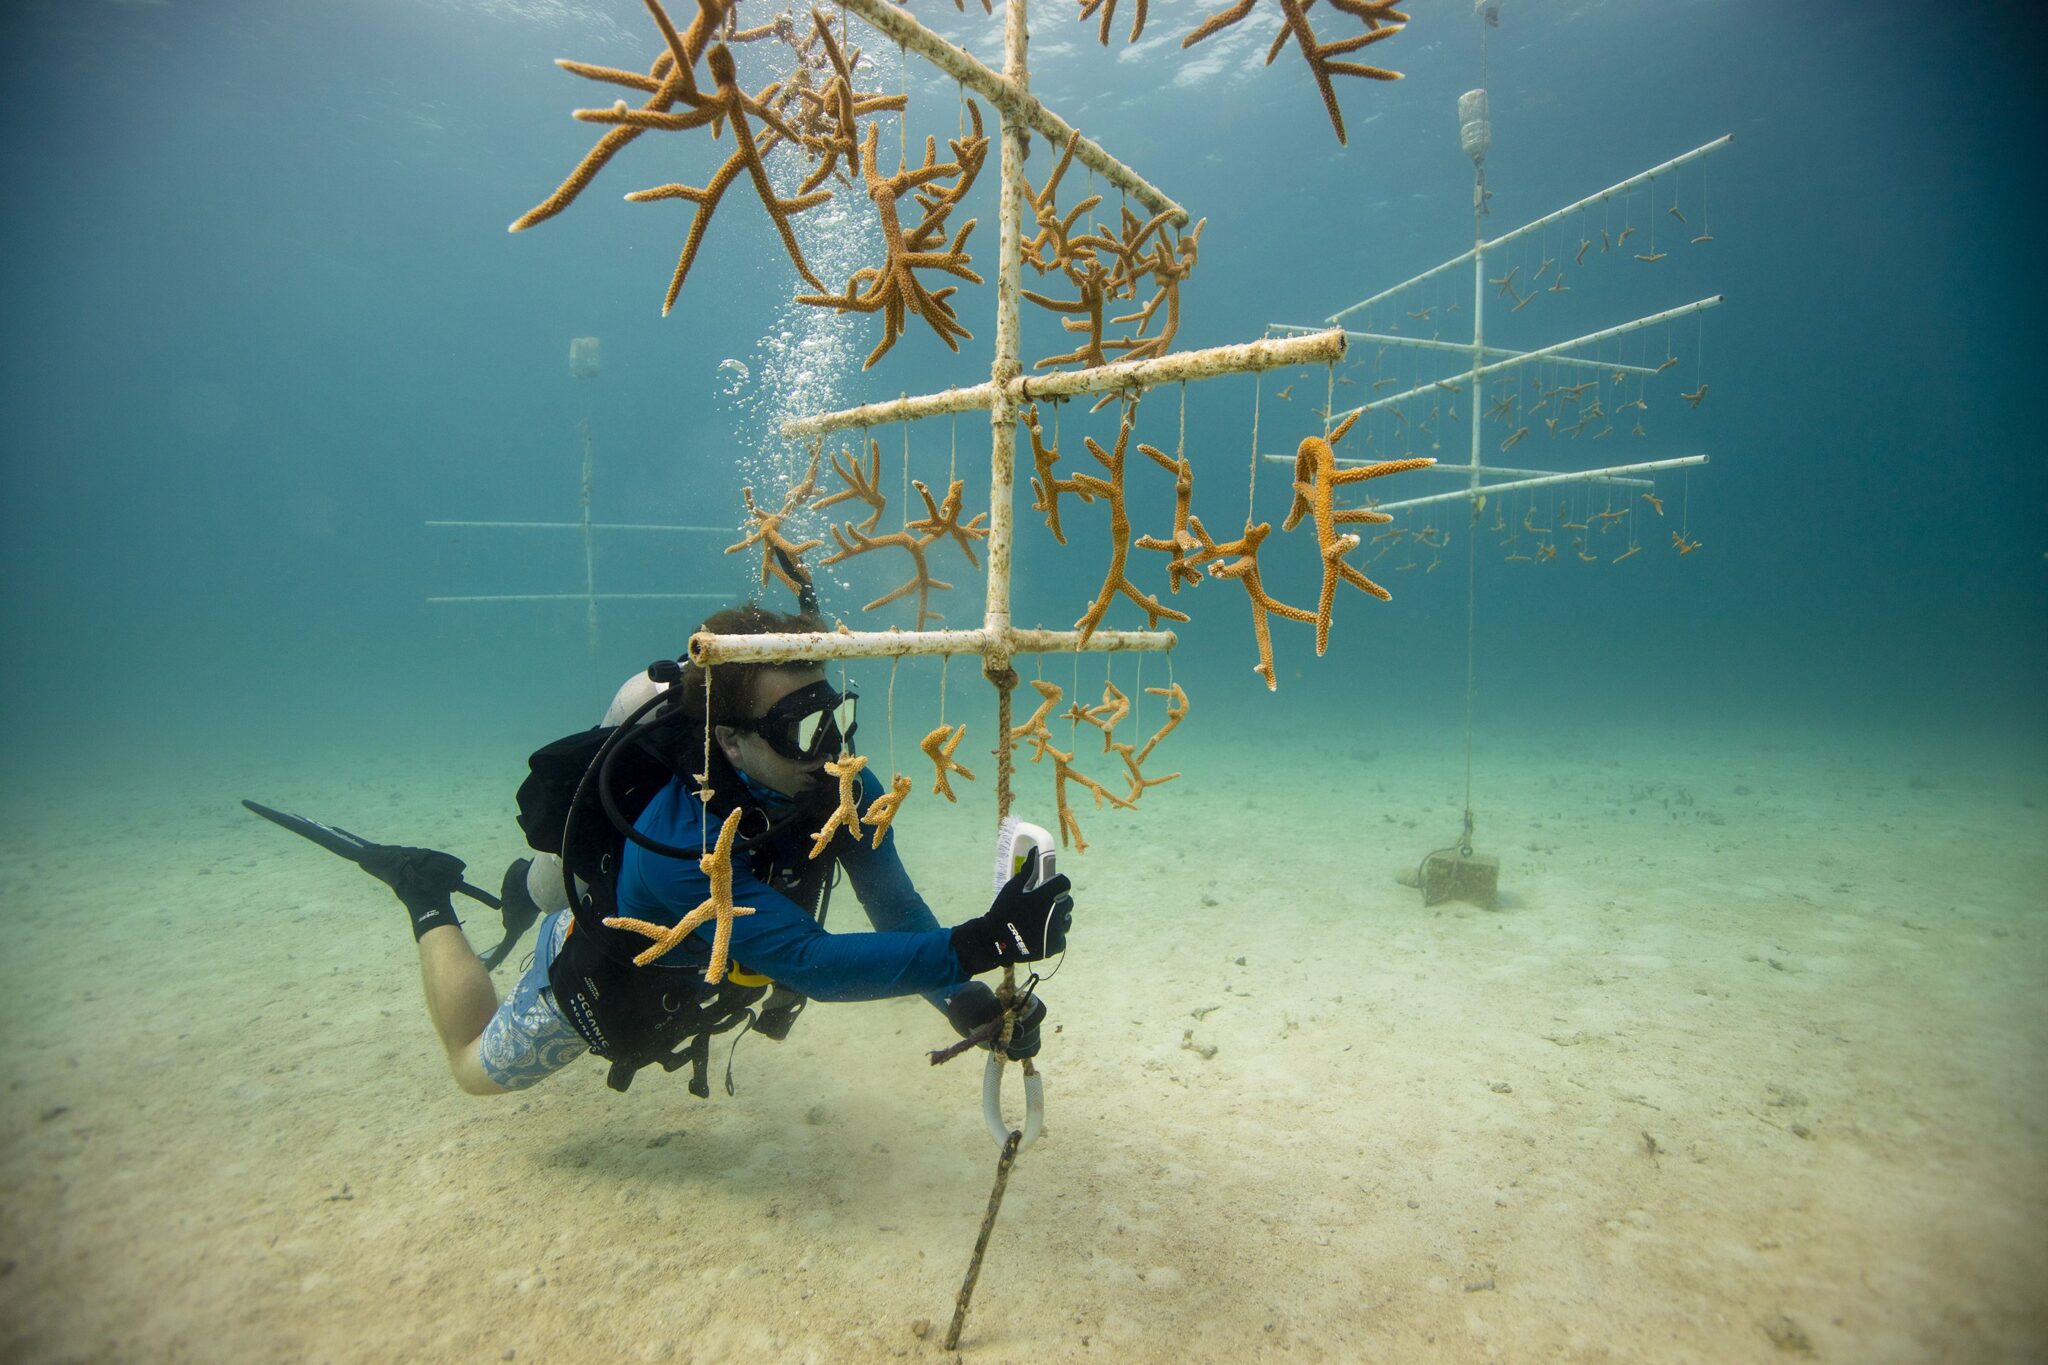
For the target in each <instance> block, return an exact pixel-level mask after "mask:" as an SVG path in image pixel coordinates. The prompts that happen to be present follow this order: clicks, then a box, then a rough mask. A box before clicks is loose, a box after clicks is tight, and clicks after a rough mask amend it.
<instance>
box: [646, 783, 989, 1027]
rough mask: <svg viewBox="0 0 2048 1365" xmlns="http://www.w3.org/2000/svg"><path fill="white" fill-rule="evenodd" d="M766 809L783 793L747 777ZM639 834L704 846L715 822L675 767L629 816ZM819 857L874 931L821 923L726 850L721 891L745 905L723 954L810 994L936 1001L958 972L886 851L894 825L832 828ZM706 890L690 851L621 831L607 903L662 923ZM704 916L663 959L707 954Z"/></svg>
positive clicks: (933, 921) (796, 849)
mask: <svg viewBox="0 0 2048 1365" xmlns="http://www.w3.org/2000/svg"><path fill="white" fill-rule="evenodd" d="M748 786H749V788H750V789H751V790H752V791H753V792H754V794H755V796H756V797H757V798H760V799H763V804H767V805H769V806H770V809H771V813H778V809H777V808H779V810H781V811H786V810H787V809H788V808H789V807H788V802H787V801H786V800H785V799H783V798H781V797H779V796H777V795H776V794H775V793H772V792H768V791H766V790H765V789H763V788H761V787H759V786H758V785H756V784H754V783H753V782H752V781H749V782H748ZM861 792H862V796H861V807H862V809H866V807H867V806H868V804H869V803H870V802H872V801H873V800H874V799H875V798H876V797H878V796H880V795H881V794H882V784H881V782H880V781H879V780H877V778H876V777H875V775H874V774H873V773H870V772H866V771H863V772H862V773H861ZM635 824H636V826H637V827H638V829H639V830H640V832H641V833H642V834H645V835H648V836H649V837H650V838H653V839H657V840H659V841H660V842H662V843H666V844H674V845H676V846H677V847H680V848H695V847H698V846H699V841H700V840H702V841H703V846H704V847H707V848H708V847H709V846H710V845H711V843H712V842H714V841H715V840H716V839H717V834H718V832H717V830H715V829H706V828H704V824H705V821H704V806H703V803H702V802H700V801H699V800H698V799H697V798H696V795H695V794H694V793H692V792H691V791H689V789H688V788H687V787H685V785H684V784H683V781H682V779H680V778H678V779H676V780H675V781H673V782H670V783H669V785H668V786H667V787H665V788H664V789H663V790H662V791H661V792H660V793H659V794H658V795H656V796H655V798H654V800H653V801H651V802H650V803H649V804H648V806H647V809H646V810H644V811H642V812H641V814H640V818H639V820H638V821H636V822H635ZM809 842H810V841H809V839H808V837H807V836H803V837H797V838H795V839H794V840H793V841H792V849H793V856H794V857H797V858H801V857H802V856H804V852H805V851H806V850H807V849H808V846H809ZM819 856H820V857H836V858H837V859H838V861H839V865H840V866H841V867H843V868H845V869H846V875H847V877H848V879H849V880H850V881H851V882H852V883H853V890H854V894H855V895H856V896H858V897H859V898H860V903H861V907H862V908H863V909H865V910H866V911H867V916H868V921H869V922H870V923H871V924H873V925H874V926H875V932H874V933H848V934H834V933H828V932H826V931H825V930H824V929H823V928H822V927H820V926H819V924H818V923H817V922H816V921H815V920H813V919H812V918H811V917H810V916H809V915H807V914H805V913H804V911H803V910H802V909H801V908H800V907H799V906H798V905H797V904H796V902H794V901H792V900H790V899H789V897H787V896H785V895H783V894H782V893H781V892H779V891H776V890H774V889H773V888H771V887H770V886H769V885H768V884H767V883H765V882H763V881H762V880H761V879H760V878H759V877H756V876H755V875H754V873H753V869H752V866H751V860H750V859H749V858H748V857H747V855H746V854H744V853H736V854H735V855H734V857H733V871H732V903H733V904H734V905H735V906H739V907H745V908H748V909H751V910H752V911H753V912H754V913H753V914H751V915H735V916H734V917H733V921H732V942H731V951H732V957H733V960H734V961H736V962H738V963H740V964H742V965H743V966H744V967H745V968H746V970H748V971H750V972H755V973H758V974H759V975H762V976H767V977H772V978H773V979H775V980H776V981H780V982H782V983H784V984H785V985H788V986H791V987H793V988H794V989H796V990H799V991H802V992H803V993H804V994H805V995H808V996H810V997H811V998H812V999H814V1000H882V999H887V998H889V997H891V996H898V995H923V996H924V997H925V998H926V999H928V1000H930V1001H931V1002H932V1003H933V1004H934V1005H937V1006H940V1007H941V1008H943V1007H944V1006H943V1002H944V1000H945V999H946V997H948V996H950V995H951V994H953V992H954V991H956V990H958V989H959V988H960V986H961V985H962V984H963V983H965V982H966V980H967V977H966V975H965V974H964V973H963V972H962V971H961V970H960V960H959V958H957V957H955V956H954V954H953V944H952V938H951V931H950V930H948V929H942V928H940V927H939V923H938V920H937V918H936V917H934V916H933V914H932V911H931V907H930V906H928V905H926V904H925V903H924V898H923V897H922V896H920V895H918V894H917V888H916V887H914V886H912V885H911V884H910V874H909V873H907V872H905V871H904V869H903V860H902V859H901V858H900V857H898V856H897V853H896V834H895V831H893V830H891V831H890V832H889V833H887V834H885V835H883V836H882V846H881V847H880V848H874V847H872V846H871V842H870V840H869V839H866V838H855V837H853V836H852V835H850V834H848V833H847V832H846V831H845V830H843V829H842V830H840V831H839V832H838V833H837V834H836V835H835V836H834V837H833V841H832V845H831V847H830V848H828V849H827V850H826V851H825V852H824V853H822V854H820V855H819ZM709 894H710V881H709V879H708V878H706V877H705V875H704V873H703V871H702V869H700V868H699V867H698V865H697V860H696V859H694V858H669V857H665V856H663V855H661V854H658V853H653V852H650V851H648V850H647V849H644V848H641V847H640V846H639V845H638V844H635V843H632V842H630V841H628V843H627V844H626V852H625V857H624V858H623V859H622V860H621V862H620V864H619V887H618V904H619V913H620V914H622V915H630V916H632V917H634V918H636V919H644V920H649V921H651V922H653V923H656V924H674V923H675V922H676V921H677V920H679V919H681V918H682V917H683V916H684V915H686V914H688V913H689V912H690V911H691V910H693V909H695V908H696V907H697V905H698V904H700V903H701V902H702V901H703V900H704V898H705V897H706V896H707V895H709ZM711 933H712V926H710V925H706V926H705V927H704V928H701V929H698V930H696V931H695V932H693V933H692V934H691V935H690V936H689V937H688V938H686V939H684V940H683V941H682V942H681V943H680V944H678V945H676V947H675V948H673V949H671V950H670V951H669V952H668V954H667V955H666V957H665V958H664V959H663V961H664V962H666V963H670V964H681V963H687V964H693V965H696V966H700V967H701V966H703V965H704V964H705V963H707V962H709V961H710V958H711Z"/></svg>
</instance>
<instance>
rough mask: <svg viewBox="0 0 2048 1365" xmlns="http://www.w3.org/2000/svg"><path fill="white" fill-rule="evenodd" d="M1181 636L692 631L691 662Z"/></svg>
mask: <svg viewBox="0 0 2048 1365" xmlns="http://www.w3.org/2000/svg"><path fill="white" fill-rule="evenodd" d="M1179 642H1180V641H1179V637H1178V636H1176V635H1175V634H1174V633H1173V632H1172V631H1170V630H1098V631H1096V632H1095V633H1094V634H1093V635H1091V636H1089V637H1088V640H1087V642H1086V643H1085V644H1084V643H1083V642H1082V640H1081V634H1080V632H1079V631H1073V630H1018V629H1009V630H996V631H991V630H988V629H987V628H985V627H984V628H980V629H975V630H869V631H861V632H859V633H857V634H856V633H848V634H839V633H837V632H834V631H804V632H797V633H793V634H783V635H713V634H711V633H710V632H709V631H700V632H698V633H697V634H695V635H692V636H691V637H690V659H691V661H692V662H694V663H697V664H700V665H704V666H707V667H708V666H710V665H712V664H734V663H774V662H776V661H778V660H783V659H893V658H908V657H910V656H912V655H936V654H987V653H989V652H990V646H991V645H995V646H998V647H999V648H997V650H996V651H995V652H996V653H998V654H999V655H1004V656H1007V655H1012V654H1077V653H1078V654H1109V653H1120V652H1124V651H1129V650H1141V651H1145V652H1148V653H1150V652H1158V651H1163V650H1169V649H1172V648H1173V647H1174V646H1175V645H1176V644H1178V643H1179Z"/></svg>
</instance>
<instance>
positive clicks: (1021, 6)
mask: <svg viewBox="0 0 2048 1365" xmlns="http://www.w3.org/2000/svg"><path fill="white" fill-rule="evenodd" d="M1030 41H1031V38H1030V27H1029V18H1028V15H1027V0H1008V4H1007V5H1006V6H1005V8H1004V11H1003V77H1004V79H1005V80H1007V81H1009V82H1010V83H1011V85H1012V86H1013V88H1014V89H1015V90H1016V91H1017V93H1018V94H1019V95H1020V96H1021V95H1028V94H1029V92H1030V89H1031V72H1030V63H1029V60H1028V58H1027V49H1028V47H1029V45H1030ZM1030 138H1031V130H1030V127H1029V126H1028V125H1027V124H1026V123H1025V122H1024V120H1023V119H1022V118H1021V117H1012V116H1011V115H1009V114H1005V115H1004V116H1003V157H1002V172H1003V182H1002V188H1001V191H1000V203H999V207H998V212H997V224H998V226H997V233H996V250H997V252H998V256H999V259H998V260H997V262H996V339H995V360H994V362H993V363H992V364H991V365H990V366H989V384H990V387H991V388H992V389H993V390H994V392H993V393H992V394H991V395H990V402H989V409H988V421H989V447H990V450H989V489H988V499H989V501H988V605H987V610H986V612H985V613H984V614H983V617H982V627H983V630H984V631H985V632H986V634H987V639H988V644H987V652H986V653H985V654H984V655H983V656H982V672H983V673H984V674H985V675H986V676H987V678H988V680H989V681H990V682H991V683H993V684H995V686H996V687H997V689H998V690H999V691H1000V692H1001V693H1002V698H1001V705H1000V708H999V709H1000V710H1001V711H1002V712H1003V713H1004V714H1003V717H1002V718H1003V720H1004V721H1007V720H1008V714H1007V713H1008V710H1009V705H1008V703H1009V693H1010V689H1011V688H1013V687H1015V686H1016V684H1017V679H1016V674H1015V672H1014V671H1013V670H1012V669H1011V667H1010V555H1011V547H1012V545H1013V543H1014V541H1015V530H1014V526H1015V520H1016V518H1015V510H1014V509H1013V508H1012V506H1011V502H1012V499H1013V497H1014V495H1015V489H1016V466H1017V402H1016V399H1015V398H1014V397H1012V396H1011V393H1010V383H1011V381H1012V380H1014V379H1016V377H1017V375H1018V374H1019V372H1020V371H1021V369H1022V366H1021V365H1020V363H1019V361H1018V358H1017V350H1018V331H1019V325H1018V305H1019V303H1020V301H1021V300H1020V294H1021V291H1022V289H1023V279H1022V272H1023V259H1022V257H1023V245H1022V233H1021V231H1020V228H1019V223H1020V221H1021V219H1022V216H1023V198H1024V195H1023V189H1022V184H1023V179H1024V157H1025V155H1026V154H1027V153H1028V152H1029V151H1030ZM1012 776H1013V765H1012V763H1011V759H1010V745H1009V735H1008V733H1007V731H1006V732H1005V733H1002V734H999V735H997V736H996V818H997V820H998V821H1000V820H1001V819H1002V818H1003V817H1005V816H1007V815H1008V814H1009V813H1010V802H1011V799H1012V792H1011V779H1012Z"/></svg>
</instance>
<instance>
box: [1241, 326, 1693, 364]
mask: <svg viewBox="0 0 2048 1365" xmlns="http://www.w3.org/2000/svg"><path fill="white" fill-rule="evenodd" d="M1266 330H1268V331H1271V332H1323V331H1328V330H1329V329H1328V327H1327V326H1325V325H1323V324H1320V323H1319V324H1317V325H1316V326H1314V327H1302V326H1299V325H1297V324H1295V323H1291V322H1269V323H1267V324H1266ZM1344 335H1345V336H1346V337H1347V338H1349V339H1350V340H1352V341H1369V342H1371V343H1373V344H1374V345H1376V346H1407V347H1409V348H1411V349H1414V350H1418V351H1447V352H1449V353H1451V354H1453V355H1458V356H1463V357H1464V358H1466V359H1467V360H1469V359H1471V357H1472V343H1471V342H1469V341H1439V340H1437V339H1436V338H1434V337H1404V336H1396V335H1394V334H1393V333H1391V332H1355V331H1351V330H1348V329H1347V330H1346V331H1345V333H1344ZM1481 349H1482V350H1484V351H1485V352H1486V354H1487V355H1489V356H1515V355H1521V354H1522V352H1520V351H1517V350H1515V349H1514V348H1512V347H1509V346H1486V347H1482V348H1481ZM1551 359H1552V360H1553V362H1554V363H1556V364H1558V365H1578V366H1581V367H1583V368H1586V369H1589V370H1621V371H1623V372H1624V373H1627V374H1655V373H1657V367H1656V366H1654V365H1620V364H1615V365H1609V364H1607V363H1606V362H1605V361H1600V360H1582V359H1580V358H1579V357H1577V356H1569V355H1561V356H1553V357H1552V358H1551Z"/></svg>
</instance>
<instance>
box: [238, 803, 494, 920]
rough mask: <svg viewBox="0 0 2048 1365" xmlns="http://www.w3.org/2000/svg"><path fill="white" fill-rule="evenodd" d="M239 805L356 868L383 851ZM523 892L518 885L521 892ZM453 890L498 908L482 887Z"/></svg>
mask: <svg viewBox="0 0 2048 1365" xmlns="http://www.w3.org/2000/svg"><path fill="white" fill-rule="evenodd" d="M242 804H243V805H244V806H247V807H248V808H249V809H250V810H252V811H254V812H256V814H258V815H260V816H262V817H263V818H264V819H266V820H268V821H270V822H271V823H272V824H277V825H282V826H284V827H285V828H286V829H288V830H290V831H291V832H292V833H294V834H296V835H298V836H299V837H300V838H303V839H310V840H312V841H313V842H314V843H316V844H318V845H320V847H322V848H324V849H326V850H327V851H328V852H329V853H332V854H335V855H337V856H338V857H342V858H346V859H348V860H349V861H350V862H352V863H354V864H356V865H357V866H358V867H360V866H362V862H363V855H364V854H366V853H372V852H375V851H376V850H378V849H380V848H382V847H383V845H381V844H373V843H371V842H370V841H369V840H368V839H365V838H363V837H362V836H361V835H360V834H351V833H349V832H348V831H347V830H345V829H343V828H342V827H341V826H339V825H323V824H321V823H320V822H319V821H318V820H308V819H306V818H305V817H304V816H303V815H292V814H289V813H287V812H285V811H281V810H272V809H271V808H270V807H269V806H263V805H258V804H257V803H256V802H254V801H244V802H242ZM524 889H525V888H524V886H523V885H522V887H521V891H522V892H523V891H524ZM455 890H457V891H459V892H461V893H462V894H463V895H465V896H467V897H469V898H470V899H471V900H473V901H482V902H483V903H484V904H485V905H488V906H490V907H491V909H493V910H496V909H498V908H500V907H499V902H498V898H497V897H496V896H493V895H492V894H491V893H490V892H488V891H486V890H484V889H483V888H482V887H478V886H471V885H470V884H469V883H468V882H457V883H456V884H455Z"/></svg>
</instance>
